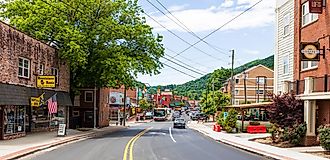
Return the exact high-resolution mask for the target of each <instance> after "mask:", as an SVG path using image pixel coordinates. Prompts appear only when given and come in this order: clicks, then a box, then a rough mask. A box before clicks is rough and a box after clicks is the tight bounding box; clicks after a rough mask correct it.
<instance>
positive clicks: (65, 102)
mask: <svg viewBox="0 0 330 160" xmlns="http://www.w3.org/2000/svg"><path fill="white" fill-rule="evenodd" d="M43 92H45V97H44V98H45V100H47V99H48V98H50V97H51V96H53V95H54V94H55V93H57V103H58V105H60V106H72V102H71V99H70V94H69V93H68V92H62V91H53V90H46V89H43V90H41V89H36V88H29V87H24V86H18V85H11V84H2V83H0V105H22V106H29V105H30V98H31V97H38V96H40V95H41V94H42V93H43Z"/></svg>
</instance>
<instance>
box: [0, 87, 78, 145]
mask: <svg viewBox="0 0 330 160" xmlns="http://www.w3.org/2000/svg"><path fill="white" fill-rule="evenodd" d="M0 92H1V93H3V95H1V96H0V129H1V132H0V139H13V138H18V137H22V136H25V135H26V133H27V132H39V131H51V130H55V129H57V128H58V124H60V123H66V124H67V123H68V121H67V119H68V118H69V117H68V114H67V112H68V109H69V107H70V106H72V103H71V100H70V96H69V94H68V93H66V92H56V91H52V90H38V89H35V88H28V87H22V86H16V85H8V84H1V83H0ZM13 93H14V94H13ZM42 93H45V96H44V99H45V100H47V99H48V98H50V97H51V96H53V95H54V94H56V95H57V104H58V105H57V113H56V114H52V115H51V116H49V114H48V107H47V104H44V105H40V106H38V107H32V106H31V104H30V98H31V97H38V96H40V95H41V94H42ZM67 125H68V124H67Z"/></svg>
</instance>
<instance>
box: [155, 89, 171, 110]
mask: <svg viewBox="0 0 330 160" xmlns="http://www.w3.org/2000/svg"><path fill="white" fill-rule="evenodd" d="M172 99H173V94H172V92H171V91H163V92H161V93H160V94H155V95H153V101H154V105H155V106H159V107H170V103H171V101H172Z"/></svg>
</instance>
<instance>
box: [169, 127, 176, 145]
mask: <svg viewBox="0 0 330 160" xmlns="http://www.w3.org/2000/svg"><path fill="white" fill-rule="evenodd" d="M168 131H169V132H170V137H171V139H172V141H173V142H174V143H176V140H175V139H174V138H173V135H172V128H171V127H169V128H168Z"/></svg>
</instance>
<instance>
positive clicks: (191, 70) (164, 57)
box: [162, 57, 204, 75]
mask: <svg viewBox="0 0 330 160" xmlns="http://www.w3.org/2000/svg"><path fill="white" fill-rule="evenodd" d="M162 58H164V59H166V60H168V61H170V62H172V63H174V64H176V65H178V66H180V67H182V68H185V69H187V70H189V71H192V72H194V73H197V74H200V75H204V74H203V73H200V72H197V71H195V70H192V69H190V68H188V67H186V66H184V65H181V64H179V63H176V62H174V61H172V60H171V59H168V58H166V57H162Z"/></svg>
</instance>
